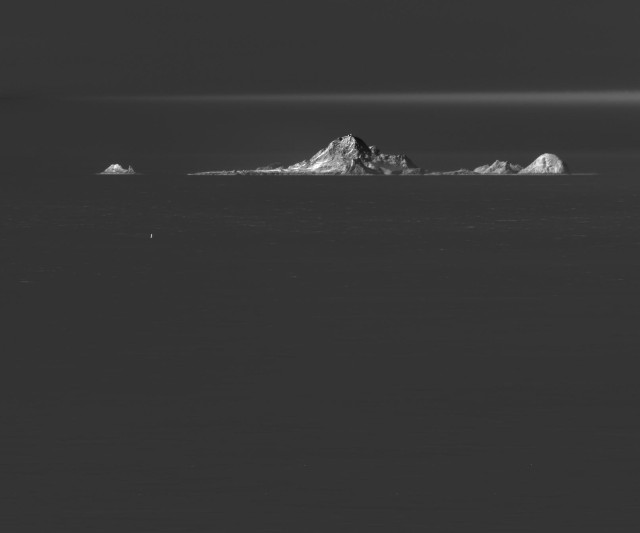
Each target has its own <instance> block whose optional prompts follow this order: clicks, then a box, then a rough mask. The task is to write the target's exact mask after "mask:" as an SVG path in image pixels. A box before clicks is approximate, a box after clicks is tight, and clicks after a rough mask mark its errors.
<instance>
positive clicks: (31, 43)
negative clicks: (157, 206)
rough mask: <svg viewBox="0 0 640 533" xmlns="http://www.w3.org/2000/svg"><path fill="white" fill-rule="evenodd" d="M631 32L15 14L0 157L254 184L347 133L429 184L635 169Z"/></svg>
mask: <svg viewBox="0 0 640 533" xmlns="http://www.w3.org/2000/svg"><path fill="white" fill-rule="evenodd" d="M638 27H640V4H638V3H636V2H631V1H620V0H617V1H616V0H612V1H610V2H606V3H605V2H601V1H587V0H580V1H578V0H565V1H562V2H560V1H558V0H556V1H551V0H539V1H537V2H521V1H519V2H516V1H513V0H511V1H508V0H485V1H478V0H469V1H467V0H398V1H396V2H387V1H383V0H368V1H366V2H365V1H362V0H354V1H351V2H344V1H337V0H325V1H323V2H305V1H293V0H273V1H271V2H253V1H252V2H247V1H236V2H225V3H221V2H205V1H193V0H192V1H188V0H185V1H183V2H176V1H169V0H156V1H153V2H152V1H148V0H138V1H137V2H133V1H124V0H113V1H111V2H108V3H106V2H104V3H102V2H101V3H96V2H83V1H79V0H61V1H60V2H56V3H50V2H42V1H40V2H38V1H32V2H20V3H19V2H13V3H11V4H10V5H9V6H5V16H3V17H1V18H0V68H1V69H2V73H3V75H2V76H1V77H0V110H1V111H2V117H3V130H2V132H1V133H0V146H1V147H0V158H2V161H3V164H5V165H10V166H11V167H12V168H19V169H22V168H24V167H29V168H32V167H35V166H38V167H39V168H42V169H44V170H48V169H50V168H52V167H55V166H58V167H65V166H69V167H71V166H73V167H74V168H80V167H81V168H82V171H92V170H101V169H102V168H105V167H106V166H107V165H108V164H110V163H113V162H116V161H117V162H121V163H123V164H128V163H132V164H134V166H136V167H137V166H140V165H142V166H143V167H144V166H145V165H146V166H147V168H148V169H166V168H170V169H173V170H176V171H182V170H188V171H195V170H207V169H216V168H246V167H250V166H255V165H260V164H266V163H270V162H273V161H282V162H284V163H292V162H294V161H296V160H299V159H302V158H305V157H308V156H310V155H311V154H313V153H314V152H315V151H317V150H318V149H320V148H322V147H323V146H326V144H327V143H328V142H329V141H331V140H332V139H334V138H336V137H338V136H340V135H344V134H346V133H354V134H356V135H358V136H360V137H362V138H363V139H365V140H366V141H367V142H369V143H373V144H377V145H379V146H380V147H382V148H383V149H384V150H385V151H387V152H390V153H407V154H409V155H411V156H412V157H413V158H414V159H416V161H417V163H418V164H420V165H423V166H425V167H427V168H437V167H438V166H439V165H440V166H441V167H445V162H442V163H439V162H438V161H436V160H434V159H433V157H434V155H433V154H440V153H453V152H456V153H464V152H482V153H483V154H486V155H482V156H481V157H477V156H475V155H474V156H472V157H470V158H469V160H468V161H466V160H463V159H460V158H459V157H457V156H456V158H455V161H454V162H453V163H452V164H454V165H459V166H462V165H477V164H481V163H485V162H490V161H489V160H490V159H494V158H504V159H507V158H516V157H517V158H518V161H520V160H521V161H522V162H525V161H526V160H528V159H531V158H533V157H534V156H535V155H537V154H538V153H541V152H544V151H552V152H557V153H559V154H560V155H565V154H567V153H582V154H591V153H595V152H612V151H626V152H632V153H636V152H637V146H639V145H640V141H639V139H638V135H637V130H638V127H637V126H638V124H639V123H640V69H638V68H637V66H638V65H640V32H638V31H637V28H638ZM143 104H144V105H143ZM485 159H486V161H485ZM98 162H99V166H98ZM446 164H447V165H448V164H449V163H446ZM590 165H591V164H590V163H589V164H588V166H587V168H591V167H590ZM97 166H98V168H96V167H97Z"/></svg>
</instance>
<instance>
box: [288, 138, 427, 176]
mask: <svg viewBox="0 0 640 533" xmlns="http://www.w3.org/2000/svg"><path fill="white" fill-rule="evenodd" d="M409 168H417V167H416V165H415V164H414V163H413V161H411V159H409V158H408V157H407V156H406V155H390V154H384V153H382V152H380V150H379V149H378V148H376V147H375V146H367V143H365V142H364V141H363V140H362V139H360V138H359V137H356V136H355V135H353V134H351V133H350V134H348V135H344V136H343V137H338V138H337V139H334V140H333V141H331V142H330V143H329V146H327V147H326V148H324V149H322V150H320V151H319V152H317V153H316V154H315V155H313V156H312V157H311V158H310V159H307V160H305V161H300V162H299V163H294V164H293V165H291V166H289V167H287V168H286V169H284V170H285V172H288V173H291V174H394V173H401V172H403V171H405V170H407V169H409Z"/></svg>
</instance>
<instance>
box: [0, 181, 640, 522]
mask: <svg viewBox="0 0 640 533" xmlns="http://www.w3.org/2000/svg"><path fill="white" fill-rule="evenodd" d="M0 204H1V211H0V212H1V218H2V221H1V227H2V229H1V230H0V246H1V248H0V250H1V253H2V258H3V260H2V263H1V266H2V270H1V278H0V289H1V291H2V298H1V300H0V302H1V303H0V306H1V309H2V314H3V316H2V320H3V326H4V327H3V335H2V339H1V341H0V342H1V343H2V354H3V355H2V373H1V378H2V381H3V384H2V396H3V401H2V403H1V404H0V415H1V420H2V428H3V430H2V432H1V433H0V461H1V462H2V465H1V470H2V476H1V480H0V490H1V493H0V502H1V503H0V506H1V507H2V508H3V509H2V511H1V512H0V529H2V530H3V531H7V532H23V531H25V532H26V531H29V532H31V531H33V532H36V531H38V532H92V531H100V532H102V531H105V532H116V531H118V532H120V531H122V532H147V531H148V532H152V531H153V532H216V533H217V532H249V531H252V532H253V531H256V532H259V531H269V532H318V533H320V532H336V533H343V532H345V533H346V532H360V531H362V532H364V531H367V532H391V531H393V532H397V531H407V532H414V531H415V532H418V531H456V532H458V531H470V532H471V531H474V532H475V531H492V532H496V531H505V532H506V531H509V532H514V531H576V532H577V531H580V532H584V531H633V530H636V528H637V527H640V509H639V503H638V502H640V486H639V485H638V479H640V454H639V450H640V417H639V416H638V408H639V407H640V388H639V387H638V372H637V368H638V366H637V364H636V360H637V358H638V354H639V353H640V333H639V332H638V322H639V320H638V319H639V318H640V304H639V297H640V274H639V272H640V179H638V176H635V175H622V174H617V175H611V176H607V175H600V176H574V177H561V178H546V177H540V178H530V177H524V178H523V177H520V178H513V177H511V178H500V177H482V178H479V177H428V178H425V177H406V178H398V177H375V178H370V177H352V178H346V179H345V178H339V177H328V178H317V177H278V178H276V177H274V178H261V177H242V178H239V177H233V178H221V177H216V178H200V177H189V178H187V177H184V176H177V175H176V176H171V175H165V176H153V175H150V176H139V177H121V178H120V177H117V178H114V177H98V176H83V177H82V178H64V177H58V178H57V179H55V180H53V179H47V178H42V177H41V178H6V179H3V180H2V181H0ZM152 233H153V238H150V234H152Z"/></svg>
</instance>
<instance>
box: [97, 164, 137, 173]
mask: <svg viewBox="0 0 640 533" xmlns="http://www.w3.org/2000/svg"><path fill="white" fill-rule="evenodd" d="M135 173H136V171H135V170H133V167H132V166H131V165H129V168H123V167H121V166H120V165H118V163H114V164H113V165H109V166H108V167H107V168H105V169H104V170H103V171H102V172H100V174H135Z"/></svg>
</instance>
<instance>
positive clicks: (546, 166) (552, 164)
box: [520, 154, 568, 174]
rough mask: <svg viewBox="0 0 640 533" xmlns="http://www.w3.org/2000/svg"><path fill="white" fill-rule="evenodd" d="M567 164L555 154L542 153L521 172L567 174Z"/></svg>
mask: <svg viewBox="0 0 640 533" xmlns="http://www.w3.org/2000/svg"><path fill="white" fill-rule="evenodd" d="M567 172H568V170H567V165H565V163H564V161H562V159H560V158H559V157H558V156H557V155H555V154H542V155H541V156H539V157H538V158H537V159H536V160H535V161H534V162H533V163H531V164H530V165H529V166H528V167H526V168H523V169H522V170H521V171H520V174H566V173H567Z"/></svg>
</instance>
